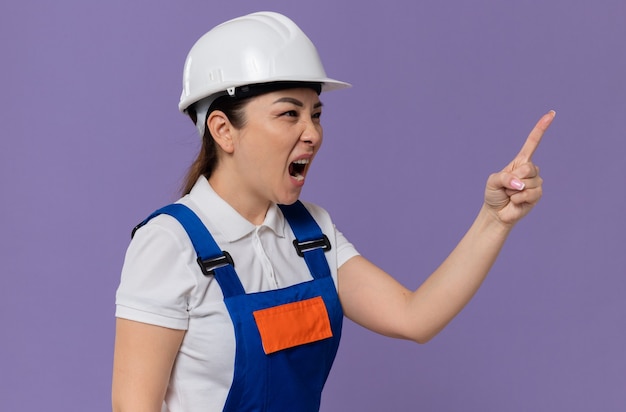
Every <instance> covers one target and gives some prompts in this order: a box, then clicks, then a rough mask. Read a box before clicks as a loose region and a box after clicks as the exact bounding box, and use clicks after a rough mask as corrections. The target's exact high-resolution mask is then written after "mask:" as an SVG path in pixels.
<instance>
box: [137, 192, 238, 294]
mask: <svg viewBox="0 0 626 412" xmlns="http://www.w3.org/2000/svg"><path fill="white" fill-rule="evenodd" d="M161 214H166V215H170V216H172V217H173V218H175V219H176V220H178V222H180V224H181V225H182V226H183V228H184V229H185V231H186V232H187V235H188V236H189V239H191V243H192V245H193V247H194V249H195V251H196V255H197V256H198V265H199V266H200V270H202V273H204V275H205V276H210V275H213V276H215V280H217V282H218V283H219V285H220V287H221V289H222V293H223V294H224V297H230V296H234V295H241V294H244V293H245V291H244V289H243V286H242V284H241V281H240V280H239V277H238V276H237V273H236V272H235V269H234V262H233V259H232V257H231V256H230V254H229V253H228V252H226V251H222V250H221V249H220V247H219V246H218V245H217V243H215V240H214V239H213V236H211V233H210V232H209V231H208V229H207V228H206V226H205V225H204V223H202V221H201V220H200V218H199V217H198V216H197V215H196V214H195V213H194V212H193V211H192V210H191V209H189V208H188V207H187V206H185V205H183V204H180V203H173V204H171V205H168V206H165V207H162V208H161V209H159V210H157V211H155V212H154V213H152V214H151V215H150V216H148V217H147V218H146V219H145V220H144V221H143V222H141V223H140V224H138V225H137V226H136V227H135V228H134V229H133V232H132V234H131V237H132V236H134V235H135V232H136V231H137V229H139V228H140V227H142V226H143V225H145V224H146V223H148V221H149V220H150V219H152V218H154V217H156V216H158V215H161Z"/></svg>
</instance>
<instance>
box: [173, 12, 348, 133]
mask: <svg viewBox="0 0 626 412" xmlns="http://www.w3.org/2000/svg"><path fill="white" fill-rule="evenodd" d="M272 82H307V83H319V84H320V85H321V91H328V90H336V89H341V88H345V87H349V86H350V84H348V83H345V82H341V81H338V80H333V79H330V78H328V77H327V76H326V72H325V71H324V67H323V66H322V61H321V60H320V57H319V55H318V53H317V50H316V48H315V46H314V45H313V43H312V42H311V40H309V38H308V37H307V36H306V34H304V32H303V31H302V30H301V29H300V28H299V27H298V26H297V25H296V24H295V23H294V22H293V21H291V20H290V19H289V18H287V17H286V16H283V15H282V14H279V13H274V12H258V13H252V14H249V15H246V16H242V17H238V18H235V19H232V20H229V21H227V22H225V23H222V24H220V25H218V26H216V27H215V28H213V29H212V30H210V31H209V32H208V33H206V34H205V35H203V36H202V37H201V38H200V39H198V41H197V42H196V43H195V44H194V45H193V47H192V48H191V50H190V51H189V54H188V55H187V59H186V61H185V67H184V72H183V91H182V94H181V96H180V103H179V104H178V108H179V110H180V111H181V112H183V113H184V112H186V110H187V109H188V108H189V106H191V105H192V104H196V107H195V110H196V114H197V119H198V124H197V126H198V131H199V132H200V135H202V134H203V133H204V127H205V126H204V122H205V121H206V114H207V111H208V109H209V106H210V105H211V103H212V102H213V101H214V100H215V99H216V98H217V97H220V96H223V95H227V94H228V95H231V96H235V94H236V90H237V88H239V87H242V86H247V85H253V84H262V83H272Z"/></svg>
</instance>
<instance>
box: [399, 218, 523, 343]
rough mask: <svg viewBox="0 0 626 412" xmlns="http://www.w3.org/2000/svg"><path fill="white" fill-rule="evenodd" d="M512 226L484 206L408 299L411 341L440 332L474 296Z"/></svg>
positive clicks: (429, 337)
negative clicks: (436, 266)
mask: <svg viewBox="0 0 626 412" xmlns="http://www.w3.org/2000/svg"><path fill="white" fill-rule="evenodd" d="M510 230H511V226H509V225H504V224H502V223H501V222H500V221H499V220H498V219H497V218H496V217H495V216H494V215H493V214H492V213H491V212H489V211H488V210H487V209H486V208H485V207H483V208H482V209H481V211H480V212H479V214H478V216H477V217H476V219H475V221H474V223H473V224H472V226H471V227H470V228H469V230H468V231H467V233H466V234H465V235H464V236H463V238H462V239H461V241H460V242H459V243H458V245H457V246H456V247H455V248H454V250H453V251H452V252H451V253H450V255H449V256H448V257H447V258H446V259H445V260H444V262H443V263H442V264H441V265H440V266H439V267H438V268H437V270H435V272H434V273H433V274H432V275H431V276H429V277H428V279H426V281H425V282H424V283H423V284H422V285H421V286H420V287H419V288H418V289H417V290H416V291H415V292H414V293H413V294H412V295H411V296H410V299H409V301H408V305H409V308H408V313H409V315H408V316H409V317H410V323H412V324H413V325H414V329H413V332H412V333H411V339H413V340H416V341H418V342H420V343H423V342H426V341H428V340H430V339H431V338H432V337H434V336H435V335H436V334H437V333H438V332H439V331H441V330H442V329H443V328H444V327H445V326H446V325H447V324H448V323H449V322H450V321H451V320H452V319H453V318H454V317H455V316H456V315H457V314H458V313H459V312H460V311H461V309H463V307H465V305H466V304H467V303H468V302H469V301H470V299H471V298H472V297H473V296H474V294H475V293H476V291H477V290H478V288H479V287H480V285H481V284H482V282H483V280H484V279H485V277H486V276H487V274H488V273H489V270H490V269H491V267H492V266H493V263H494V262H495V260H496V258H497V257H498V254H499V252H500V250H501V249H502V246H503V245H504V242H505V240H506V238H507V236H508V234H509V232H510Z"/></svg>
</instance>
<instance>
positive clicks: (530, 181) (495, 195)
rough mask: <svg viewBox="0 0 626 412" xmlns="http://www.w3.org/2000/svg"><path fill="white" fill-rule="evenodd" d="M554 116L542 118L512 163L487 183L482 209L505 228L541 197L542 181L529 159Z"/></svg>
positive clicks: (551, 114)
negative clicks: (494, 217)
mask: <svg viewBox="0 0 626 412" xmlns="http://www.w3.org/2000/svg"><path fill="white" fill-rule="evenodd" d="M555 115H556V112H555V111H553V110H551V111H549V112H548V113H546V114H545V115H543V116H542V117H541V119H539V121H538V122H537V124H536V125H535V127H534V128H533V130H532V131H531V132H530V134H529V135H528V138H527V139H526V142H525V143H524V146H522V149H521V150H520V152H519V153H518V154H517V156H515V158H514V159H513V161H511V163H509V164H508V165H507V166H506V167H505V168H504V169H502V171H500V172H498V173H494V174H492V175H491V176H489V179H488V180H487V187H486V188H485V206H486V207H487V208H488V209H489V210H490V211H491V212H493V213H494V214H495V216H496V217H497V218H498V219H499V220H500V221H501V222H502V223H504V224H506V225H511V226H512V225H514V224H515V223H516V222H517V221H519V220H520V219H521V218H523V217H524V216H526V215H527V214H528V212H530V210H531V209H532V208H533V207H534V206H535V205H536V204H537V202H538V201H539V199H540V198H541V194H542V183H543V179H542V178H541V176H539V168H538V167H537V166H536V165H535V164H534V163H533V162H532V156H533V154H534V153H535V150H537V147H538V146H539V142H541V138H542V137H543V134H544V133H545V132H546V130H548V127H549V126H550V123H552V120H553V119H554V116H555Z"/></svg>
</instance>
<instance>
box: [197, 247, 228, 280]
mask: <svg viewBox="0 0 626 412" xmlns="http://www.w3.org/2000/svg"><path fill="white" fill-rule="evenodd" d="M197 262H198V265H200V270H202V273H204V276H212V275H213V271H214V270H215V269H219V268H221V267H224V266H228V265H231V266H233V267H234V266H235V262H234V261H233V258H232V257H231V256H230V253H228V252H226V251H225V250H224V251H222V255H221V256H218V257H215V258H211V259H204V260H202V258H201V257H198V259H197Z"/></svg>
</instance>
